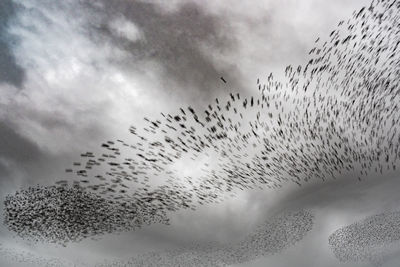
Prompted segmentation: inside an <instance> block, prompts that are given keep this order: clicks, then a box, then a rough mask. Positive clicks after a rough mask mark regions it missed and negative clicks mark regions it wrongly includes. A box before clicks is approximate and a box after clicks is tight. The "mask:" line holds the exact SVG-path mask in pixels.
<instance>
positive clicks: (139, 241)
mask: <svg viewBox="0 0 400 267" xmlns="http://www.w3.org/2000/svg"><path fill="white" fill-rule="evenodd" d="M367 4H369V1H366V0H336V1H332V0H329V1H328V0H306V1H299V0H297V1H296V0H282V1H272V0H260V1H212V0H204V1H189V0H174V1H168V4H166V2H165V1H159V0H152V1H138V0H113V1H106V0H104V1H102V0H99V1H79V0H66V1H50V0H33V1H20V0H14V1H12V0H5V1H2V2H1V3H0V197H1V198H4V196H5V195H7V194H12V193H14V192H15V191H16V190H18V189H19V188H21V187H27V186H31V185H34V184H43V185H47V184H52V183H53V182H54V181H56V180H58V179H62V178H63V175H64V169H65V168H66V167H67V166H69V165H70V164H71V162H72V161H73V159H74V158H75V157H76V156H77V155H79V154H80V153H81V152H83V151H93V150H95V149H96V148H97V147H98V145H99V144H100V143H101V142H103V141H105V140H109V139H118V138H120V139H125V140H129V138H130V134H129V131H128V129H129V126H131V125H132V124H134V125H136V126H139V127H140V126H141V125H143V117H156V116H159V114H160V112H165V113H167V112H170V111H176V110H177V108H178V107H180V106H189V105H191V106H194V107H199V108H202V107H206V105H207V104H208V103H209V102H211V101H213V99H215V98H216V97H219V96H221V95H227V94H228V93H229V92H241V93H243V94H252V93H253V94H254V93H256V92H257V88H256V79H257V78H258V77H261V78H264V79H265V78H266V77H267V76H268V74H269V73H270V72H274V74H275V75H276V76H277V77H283V71H284V67H285V66H286V65H288V64H292V65H294V66H296V65H298V64H303V63H306V62H307V58H308V51H309V50H310V49H311V48H312V47H313V44H314V41H315V39H316V38H317V37H319V36H320V37H321V38H327V37H328V35H329V33H330V32H331V30H332V29H334V28H335V26H336V25H337V24H338V22H339V21H340V20H344V19H347V18H349V17H350V16H351V13H352V12H353V11H354V10H357V9H360V8H361V7H362V6H364V5H367ZM221 76H223V77H224V78H225V79H226V80H227V81H228V83H227V84H224V83H222V82H221V80H220V77H221ZM396 176H397V174H396V173H390V174H388V175H387V177H370V178H369V179H367V180H366V181H364V182H363V183H359V182H358V181H356V179H350V178H349V179H346V178H348V177H342V179H341V180H340V181H335V182H333V181H332V182H326V183H316V184H310V185H307V186H306V187H302V188H298V187H297V186H293V185H287V186H285V187H284V188H282V189H279V190H262V191H261V190H260V191H250V192H243V193H241V194H240V195H239V196H238V197H236V198H232V199H228V200H226V201H225V202H223V203H221V204H214V205H206V206H203V207H200V208H199V209H198V210H196V211H195V212H189V211H180V212H177V213H175V214H172V215H171V216H172V217H171V220H172V221H171V225H170V226H164V225H151V226H148V227H145V228H143V229H141V230H139V231H136V232H132V233H123V234H120V235H107V236H102V237H99V239H98V240H95V241H93V240H84V241H82V242H80V243H77V244H71V245H69V246H68V247H66V248H64V247H58V246H50V245H47V244H35V245H31V244H29V243H26V242H24V241H23V240H21V239H19V238H18V237H13V233H11V232H9V231H8V230H7V229H6V228H5V226H1V227H0V242H1V243H2V244H3V246H6V247H10V248H14V250H15V251H17V252H18V251H19V252H27V251H30V252H32V253H33V254H34V255H36V256H38V257H45V258H46V257H47V258H50V257H58V258H61V259H63V260H65V261H73V262H76V261H77V262H87V263H88V264H89V265H90V264H93V263H95V262H101V261H102V260H103V259H119V258H122V259H126V258H129V257H131V256H133V255H137V254H141V253H145V252H148V251H155V250H163V249H166V248H173V247H180V246H182V245H184V244H186V243H190V242H198V243H206V242H235V241H237V240H240V238H243V237H245V236H246V235H247V234H248V233H251V232H252V231H253V230H254V228H255V227H256V226H257V225H258V224H260V223H262V222H264V221H265V220H267V219H268V218H272V217H273V216H274V215H276V214H280V213H281V212H284V211H287V210H296V209H306V210H310V211H311V212H313V214H314V215H315V222H314V228H313V230H312V231H311V232H310V233H308V234H307V235H306V237H305V238H304V239H303V240H302V241H300V242H299V243H297V244H296V245H295V246H292V247H290V248H288V249H286V250H284V251H283V252H282V253H279V254H275V255H270V256H266V257H261V258H259V259H257V260H255V261H252V262H246V263H243V264H241V265H238V266H276V267H279V266H298V267H302V266H332V267H333V266H360V267H361V266H365V267H366V266H373V265H372V264H371V263H370V262H360V263H354V262H350V263H341V262H339V261H338V260H337V259H336V258H335V256H334V255H333V253H332V251H331V250H330V248H329V245H328V237H329V235H330V234H332V233H333V232H334V231H335V230H337V229H338V228H340V227H344V226H346V225H349V224H351V223H354V222H356V221H358V220H362V219H363V218H365V217H366V216H370V215H373V214H378V213H382V212H385V211H396V209H397V205H398V204H399V200H400V199H398V197H397V196H396V195H398V194H397V192H398V189H400V188H399V187H400V182H399V181H396V179H395V178H396ZM0 208H3V204H1V205H0ZM1 216H3V215H1ZM1 219H3V218H1ZM0 252H1V251H0ZM396 252H397V250H396V249H394V252H393V253H392V254H391V255H388V256H386V258H385V261H384V262H383V266H398V264H397V262H398V256H397V255H398V254H399V253H398V252H397V254H396ZM396 259H397V260H396ZM19 264H21V263H17V262H15V261H13V260H10V259H6V258H3V259H2V257H1V254H0V266H29V264H28V265H23V264H22V265H19ZM357 264H358V265H357Z"/></svg>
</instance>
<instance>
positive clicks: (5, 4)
mask: <svg viewBox="0 0 400 267" xmlns="http://www.w3.org/2000/svg"><path fill="white" fill-rule="evenodd" d="M17 9H18V6H17V5H16V4H14V2H13V1H12V0H4V1H1V3H0V84H1V83H9V84H11V85H13V86H15V87H21V86H22V84H23V81H24V79H25V71H24V69H23V68H22V67H21V66H20V65H19V64H18V62H17V60H16V58H15V56H14V52H13V45H14V44H15V43H16V42H17V41H18V38H17V36H14V35H12V34H9V33H8V27H9V26H10V24H11V20H12V19H13V17H14V16H15V14H16V12H17Z"/></svg>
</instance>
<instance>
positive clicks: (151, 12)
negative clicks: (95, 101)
mask: <svg viewBox="0 0 400 267" xmlns="http://www.w3.org/2000/svg"><path fill="white" fill-rule="evenodd" d="M103 4H104V6H103V7H102V8H101V9H99V8H96V9H97V10H98V11H99V12H101V13H104V14H105V16H104V19H103V21H102V22H101V23H100V25H92V26H93V28H94V29H96V32H97V33H98V34H100V36H101V37H100V38H106V39H107V40H108V41H110V40H111V42H113V43H114V45H117V46H119V47H120V48H122V49H124V50H126V51H128V52H129V53H130V55H131V56H132V57H131V58H129V59H128V61H129V62H126V63H127V64H128V65H130V66H131V67H134V68H137V69H141V70H142V71H146V69H143V68H142V64H143V63H144V62H146V61H156V62H157V64H159V66H161V67H162V72H163V73H164V75H165V77H163V83H165V86H166V88H168V90H171V92H174V91H175V92H176V89H174V87H179V88H184V90H185V91H184V92H183V93H187V94H195V95H198V96H200V95H201V97H205V96H206V97H207V96H208V95H209V94H211V93H212V92H213V91H215V90H216V89H217V87H218V85H220V84H221V80H220V76H224V77H225V79H226V80H228V81H229V83H230V85H233V86H236V87H237V86H240V82H239V77H238V72H237V70H236V69H235V67H234V66H229V65H228V66H224V67H220V66H218V65H217V64H216V62H217V60H214V58H213V57H215V55H220V54H221V53H223V52H224V51H226V50H229V49H233V48H234V47H235V43H236V41H235V38H234V35H233V34H232V29H231V28H230V26H229V24H228V23H227V22H226V20H222V19H221V18H219V17H217V16H214V15H211V14H207V13H206V12H205V11H204V9H202V8H201V7H199V6H198V5H197V4H194V3H188V2H187V3H184V4H182V5H181V6H180V7H179V8H178V9H177V10H175V11H173V12H166V11H163V10H162V9H161V8H160V7H159V6H157V5H155V4H152V3H144V2H140V1H125V0H118V1H112V2H110V1H103ZM120 16H123V17H124V18H125V19H127V20H128V21H130V22H133V23H134V24H135V25H136V26H137V27H138V29H139V30H140V31H141V33H142V34H143V39H142V40H138V41H132V40H129V39H128V38H124V37H123V36H122V37H121V36H118V35H117V34H116V33H115V31H113V29H112V28H111V27H110V25H109V23H110V21H112V20H114V19H117V18H118V17H120ZM94 38H99V37H98V36H97V37H94ZM202 46H203V48H204V47H206V48H207V49H202ZM204 50H207V53H206V52H205V51H204ZM174 83H177V85H179V86H177V85H176V84H175V86H174ZM178 93H182V92H178ZM213 93H215V92H213Z"/></svg>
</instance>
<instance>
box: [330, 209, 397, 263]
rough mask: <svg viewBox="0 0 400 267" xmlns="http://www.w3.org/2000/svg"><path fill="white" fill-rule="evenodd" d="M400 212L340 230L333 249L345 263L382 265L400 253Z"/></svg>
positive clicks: (335, 235) (375, 216)
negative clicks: (390, 256) (386, 255)
mask: <svg viewBox="0 0 400 267" xmlns="http://www.w3.org/2000/svg"><path fill="white" fill-rule="evenodd" d="M399 241H400V212H387V213H382V214H378V215H373V216H370V217H368V218H366V219H364V220H361V221H358V222H356V223H353V224H350V225H348V226H345V227H343V228H340V229H338V230H336V231H335V232H334V233H333V234H332V235H330V236H329V245H330V246H331V249H332V251H333V253H334V254H335V256H336V257H337V258H338V259H339V260H340V261H342V262H359V261H370V262H372V263H374V264H375V265H380V264H381V263H382V262H383V261H384V257H385V254H390V251H392V249H395V250H396V251H398V250H399V249H400V242H399Z"/></svg>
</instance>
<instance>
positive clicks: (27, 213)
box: [4, 0, 400, 257]
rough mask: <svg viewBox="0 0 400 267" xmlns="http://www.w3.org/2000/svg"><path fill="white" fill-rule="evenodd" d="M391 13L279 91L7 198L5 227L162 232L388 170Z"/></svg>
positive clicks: (31, 235) (26, 231) (168, 120)
mask: <svg viewBox="0 0 400 267" xmlns="http://www.w3.org/2000/svg"><path fill="white" fill-rule="evenodd" d="M399 9H400V2H399V1H397V0H394V1H386V0H379V1H373V2H372V3H371V5H370V6H367V7H364V8H362V9H361V10H359V11H357V12H354V13H353V16H352V17H351V18H350V19H348V20H347V21H341V22H340V23H339V24H338V26H337V28H336V29H335V30H333V31H332V32H331V33H330V34H329V37H327V40H326V41H322V40H321V39H320V38H318V39H317V40H316V45H315V47H314V48H312V49H311V50H310V52H309V60H308V62H307V63H306V64H304V65H299V66H297V67H295V66H288V67H287V68H286V69H285V78H284V79H283V80H284V81H276V80H275V79H274V77H273V75H272V74H270V75H269V76H268V77H267V78H266V80H265V81H264V82H262V81H261V80H262V79H261V80H260V79H258V80H257V87H258V90H259V92H258V94H257V95H255V96H244V95H240V94H238V93H230V94H229V96H227V98H225V99H218V98H217V99H215V102H213V103H210V105H208V107H207V108H206V109H205V110H203V111H201V112H199V111H197V110H195V109H194V108H192V107H187V108H184V107H182V108H179V110H178V111H177V112H176V113H175V114H164V113H161V116H160V117H159V118H155V119H149V118H145V123H146V126H144V127H140V128H139V127H135V126H132V127H131V128H130V129H129V130H130V132H131V133H132V140H129V141H124V140H112V141H106V142H104V143H103V144H101V146H100V147H99V151H96V152H85V153H82V154H81V155H80V156H81V160H77V161H76V162H73V164H72V166H71V167H70V168H67V169H66V170H65V172H66V175H67V178H66V179H65V180H60V181H57V182H56V184H55V185H52V186H36V187H31V188H27V189H22V190H20V191H18V192H16V193H15V194H12V195H9V196H7V197H6V199H5V202H4V206H5V208H4V211H5V221H4V223H5V224H6V226H7V227H8V229H9V230H11V231H13V232H15V233H17V234H18V236H20V237H22V238H24V239H29V240H34V241H48V242H54V243H61V244H66V243H68V242H71V241H72V242H74V241H79V240H82V239H84V238H88V237H94V236H98V235H101V234H106V233H115V232H123V231H130V230H133V229H136V228H139V227H141V226H142V225H145V224H151V223H169V220H168V213H170V212H174V211H177V210H181V209H191V210H196V207H198V206H199V205H205V204H210V203H218V202H221V201H223V200H224V199H225V198H226V197H231V196H234V195H235V193H236V192H238V190H250V189H255V188H270V189H275V188H279V187H281V186H283V185H284V184H285V183H288V182H294V183H296V184H297V185H299V186H302V185H303V184H304V183H306V182H308V181H310V180H315V179H320V180H322V181H325V180H327V179H332V178H333V179H336V178H339V177H341V176H343V175H344V174H350V175H352V176H354V177H355V178H356V179H359V180H360V181H361V180H362V178H363V177H365V176H367V175H368V174H370V173H371V172H377V173H383V172H385V171H391V170H395V168H396V164H397V163H398V157H399V156H400V151H399V149H400V131H399V130H397V129H398V127H397V124H398V123H399V120H400V112H399V106H398V105H399V103H400V94H399V90H400V87H399V77H400V62H399V60H400V58H399V56H398V54H399V50H400V27H399V26H400V12H399ZM221 80H222V82H224V83H226V84H227V85H229V81H226V80H225V79H223V78H222V79H221ZM337 236H339V235H337ZM277 238H278V237H277ZM282 238H284V237H283V236H282ZM339 239H340V238H339ZM331 240H333V239H331ZM332 242H333V241H332ZM335 242H336V241H335ZM277 248H279V245H277ZM254 249H255V248H254ZM268 249H269V248H267V251H268ZM232 251H235V250H234V249H233V250H232ZM340 253H342V252H340ZM340 253H339V254H340ZM339 254H338V255H339ZM340 255H342V254H340ZM343 255H347V254H346V253H345V254H343ZM340 257H342V256H340ZM343 257H345V256H343Z"/></svg>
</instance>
